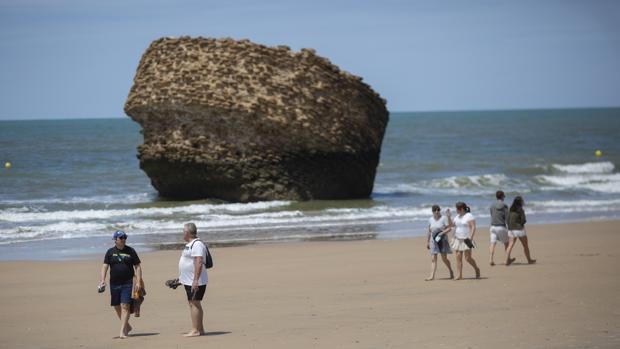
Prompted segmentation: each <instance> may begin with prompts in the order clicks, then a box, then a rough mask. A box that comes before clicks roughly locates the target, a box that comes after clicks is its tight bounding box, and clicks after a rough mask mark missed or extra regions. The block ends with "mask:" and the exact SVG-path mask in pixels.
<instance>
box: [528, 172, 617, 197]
mask: <svg viewBox="0 0 620 349" xmlns="http://www.w3.org/2000/svg"><path fill="white" fill-rule="evenodd" d="M536 178H537V179H538V180H539V181H541V182H542V184H543V185H546V186H543V187H542V189H546V190H549V189H551V190H558V189H572V190H579V189H584V190H590V191H594V192H600V193H620V173H612V174H587V173H584V174H571V175H558V176H555V175H539V176H536Z"/></svg>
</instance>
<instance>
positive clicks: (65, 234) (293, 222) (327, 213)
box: [0, 202, 430, 242]
mask: <svg viewBox="0 0 620 349" xmlns="http://www.w3.org/2000/svg"><path fill="white" fill-rule="evenodd" d="M250 205H253V207H255V208H256V207H261V208H262V209H266V208H269V207H273V206H275V205H277V204H276V203H257V204H250ZM279 205H284V202H280V203H279ZM238 208H239V207H238V206H234V208H233V209H232V210H231V211H229V213H224V212H223V210H220V211H219V212H218V213H208V214H202V213H204V212H202V211H200V212H199V211H193V212H194V213H195V214H194V215H193V216H191V217H187V216H179V215H172V214H170V215H167V216H165V217H162V216H161V215H157V216H156V217H153V215H152V214H150V213H149V212H147V211H148V209H145V211H144V212H140V213H142V214H141V215H139V214H137V212H135V211H134V210H126V211H131V212H132V214H123V215H118V216H114V218H116V219H115V220H109V219H108V220H103V219H98V218H97V217H95V218H93V220H91V221H85V222H84V221H82V222H80V221H77V220H75V212H72V217H73V219H72V220H69V219H67V216H66V215H57V216H56V219H55V220H52V221H41V219H40V218H36V214H35V215H34V216H32V217H29V218H33V220H31V221H27V222H23V220H24V219H25V218H26V217H27V216H21V217H20V219H21V220H22V221H20V222H19V223H20V224H18V225H17V226H13V227H11V228H9V229H2V230H0V241H4V242H7V241H16V240H20V241H21V240H24V239H41V238H50V237H56V238H59V239H61V238H71V237H85V236H105V235H106V234H109V231H111V230H114V229H125V230H127V231H128V232H129V233H130V234H132V235H145V234H166V233H170V232H171V231H177V230H179V227H180V226H182V224H183V223H184V222H186V221H187V219H191V220H192V221H194V222H195V223H196V224H197V225H198V226H199V229H200V231H203V232H207V233H208V232H210V231H217V232H223V231H232V230H245V231H247V230H262V229H264V230H267V229H272V230H284V229H289V230H290V229H299V228H318V227H337V226H346V225H361V224H385V223H393V222H403V221H412V220H417V219H422V218H424V219H425V218H426V217H428V216H429V215H430V213H429V212H428V208H427V207H425V208H419V207H418V208H416V207H402V208H398V207H387V206H377V207H372V208H356V209H349V208H343V209H326V210H322V211H310V212H302V211H278V212H260V213H246V214H242V215H240V214H238V212H239V210H238ZM153 210H160V209H153ZM102 211H110V210H102ZM114 211H122V210H114ZM86 212H88V211H86ZM107 213H108V214H107V215H106V217H107V218H110V215H109V212H107ZM115 213H116V212H115ZM144 213H147V214H144ZM166 213H169V211H166ZM18 214H19V213H18ZM51 214H52V212H46V213H44V215H46V216H45V217H46V219H51V216H50V215H51ZM89 214H90V213H89ZM185 214H187V211H185ZM39 215H40V213H39ZM88 217H93V215H92V214H90V215H89V216H88ZM12 218H13V221H16V220H18V219H15V217H14V216H13V217H12Z"/></svg>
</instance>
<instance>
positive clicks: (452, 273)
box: [450, 270, 454, 279]
mask: <svg viewBox="0 0 620 349" xmlns="http://www.w3.org/2000/svg"><path fill="white" fill-rule="evenodd" d="M450 279H454V272H453V271H452V270H450Z"/></svg>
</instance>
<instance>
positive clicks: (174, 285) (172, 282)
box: [166, 279, 181, 290]
mask: <svg viewBox="0 0 620 349" xmlns="http://www.w3.org/2000/svg"><path fill="white" fill-rule="evenodd" d="M180 285H181V283H180V282H179V279H171V280H168V281H166V286H168V287H170V288H171V289H173V290H176V289H177V287H179V286H180Z"/></svg>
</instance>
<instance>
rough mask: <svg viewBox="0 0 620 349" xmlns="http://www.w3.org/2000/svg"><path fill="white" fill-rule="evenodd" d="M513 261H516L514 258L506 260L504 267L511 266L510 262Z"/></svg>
mask: <svg viewBox="0 0 620 349" xmlns="http://www.w3.org/2000/svg"><path fill="white" fill-rule="evenodd" d="M515 260H517V259H516V258H510V259H507V260H506V265H507V266H508V265H511V264H512V262H514V261H515Z"/></svg>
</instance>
